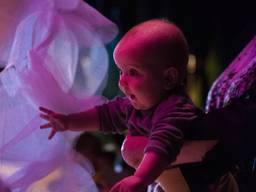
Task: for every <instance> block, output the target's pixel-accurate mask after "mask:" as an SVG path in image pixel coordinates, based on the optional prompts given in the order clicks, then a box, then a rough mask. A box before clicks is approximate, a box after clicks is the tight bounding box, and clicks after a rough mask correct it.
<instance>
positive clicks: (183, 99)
mask: <svg viewBox="0 0 256 192" xmlns="http://www.w3.org/2000/svg"><path fill="white" fill-rule="evenodd" d="M155 112H156V113H163V114H183V115H184V114H186V113H188V114H199V113H201V110H200V109H199V108H198V107H197V106H196V105H195V104H194V103H193V102H192V100H191V99H190V97H189V96H188V95H187V94H173V95H169V96H168V97H167V98H165V99H164V100H163V101H162V102H161V103H159V105H158V106H157V109H156V111H155Z"/></svg>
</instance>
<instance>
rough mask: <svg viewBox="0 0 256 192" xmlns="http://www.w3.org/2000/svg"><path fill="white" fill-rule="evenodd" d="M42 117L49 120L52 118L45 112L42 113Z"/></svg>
mask: <svg viewBox="0 0 256 192" xmlns="http://www.w3.org/2000/svg"><path fill="white" fill-rule="evenodd" d="M40 117H41V118H42V119H44V120H47V121H49V120H50V116H49V115H44V114H40Z"/></svg>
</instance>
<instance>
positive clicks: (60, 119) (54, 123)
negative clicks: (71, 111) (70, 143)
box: [39, 107, 68, 139]
mask: <svg viewBox="0 0 256 192" xmlns="http://www.w3.org/2000/svg"><path fill="white" fill-rule="evenodd" d="M39 110H40V112H41V113H40V117H41V118H42V119H44V120H46V121H48V123H46V124H43V125H41V126H40V129H48V128H51V129H52V130H51V132H50V134H49V136H48V139H52V138H53V136H54V135H55V134H56V133H57V132H58V131H66V130H68V116H67V115H64V114H59V113H55V112H53V111H51V110H49V109H46V108H44V107H39Z"/></svg>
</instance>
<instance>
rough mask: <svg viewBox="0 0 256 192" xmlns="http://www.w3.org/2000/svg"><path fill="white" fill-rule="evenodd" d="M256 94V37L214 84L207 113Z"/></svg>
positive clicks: (209, 95)
mask: <svg viewBox="0 0 256 192" xmlns="http://www.w3.org/2000/svg"><path fill="white" fill-rule="evenodd" d="M251 92H253V94H254V95H255V94H256V36H255V37H254V38H253V39H252V40H251V41H250V42H249V43H248V45H247V46H246V47H245V48H244V49H243V50H242V52H241V53H240V54H239V55H238V56H237V57H236V58H235V60H234V61H233V62H232V63H231V64H230V65H229V66H228V67H227V68H226V69H225V71H224V72H223V73H222V74H221V75H220V76H219V77H218V79H217V80H215V82H214V83H213V85H212V87H211V89H210V91H209V94H208V98H207V102H206V111H211V110H213V109H218V108H222V107H224V106H225V105H227V104H228V103H230V102H232V100H233V99H235V98H239V97H246V96H248V97H250V94H252V93H251Z"/></svg>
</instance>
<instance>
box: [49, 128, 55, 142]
mask: <svg viewBox="0 0 256 192" xmlns="http://www.w3.org/2000/svg"><path fill="white" fill-rule="evenodd" d="M56 132H57V131H55V129H52V131H51V133H50V134H49V136H48V139H49V140H50V139H52V138H53V136H54V135H55V134H56Z"/></svg>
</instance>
